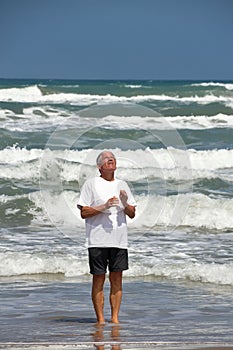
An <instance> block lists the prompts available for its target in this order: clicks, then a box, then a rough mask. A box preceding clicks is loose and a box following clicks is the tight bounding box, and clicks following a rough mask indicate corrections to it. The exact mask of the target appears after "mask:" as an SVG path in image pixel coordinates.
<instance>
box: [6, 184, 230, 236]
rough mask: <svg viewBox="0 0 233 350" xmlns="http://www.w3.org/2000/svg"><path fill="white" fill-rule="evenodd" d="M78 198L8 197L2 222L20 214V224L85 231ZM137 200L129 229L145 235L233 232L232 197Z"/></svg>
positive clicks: (71, 194) (72, 194)
mask: <svg viewBox="0 0 233 350" xmlns="http://www.w3.org/2000/svg"><path fill="white" fill-rule="evenodd" d="M16 198H17V205H16V204H15V203H16ZM25 198H26V199H27V201H26V199H25ZM78 198H79V191H78V190H77V191H74V190H72V191H71V190H69V191H68V190H63V191H62V192H54V191H53V190H52V189H51V190H50V191H49V190H43V191H34V192H30V193H28V194H24V195H17V196H4V197H1V202H2V208H1V211H2V214H1V215H3V216H4V217H2V221H7V220H8V219H9V220H12V219H13V218H14V215H17V221H20V217H21V216H22V219H24V218H25V217H28V219H29V221H30V222H31V224H32V225H37V226H38V225H39V226H41V225H42V226H44V225H48V226H49V225H51V223H52V224H53V225H54V226H55V227H57V228H58V229H59V230H62V231H63V230H64V229H65V230H67V229H68V228H70V229H71V231H72V230H75V229H77V227H80V228H81V229H83V230H84V221H83V220H82V219H81V217H80V214H79V211H78V210H77V206H76V204H77V202H78ZM135 199H136V202H137V215H136V217H135V219H133V220H130V221H129V227H130V228H134V229H136V230H139V229H140V230H142V232H144V233H145V232H146V231H147V230H153V229H155V228H156V227H166V228H172V229H174V228H175V227H190V228H196V229H197V228H198V229H202V230H205V229H209V230H219V231H221V230H228V229H231V230H232V229H233V217H232V206H233V199H231V198H225V197H214V196H207V195H204V194H201V193H181V194H177V195H167V196H166V195H156V194H153V193H150V192H147V193H145V194H140V195H137V194H135ZM11 203H12V206H10V205H11ZM4 204H5V205H4ZM6 204H7V205H6ZM9 208H13V209H15V208H16V209H18V211H16V212H14V210H13V211H11V210H10V209H9ZM9 210H10V211H9ZM19 211H20V212H19ZM9 220H8V221H9ZM8 221H7V222H8Z"/></svg>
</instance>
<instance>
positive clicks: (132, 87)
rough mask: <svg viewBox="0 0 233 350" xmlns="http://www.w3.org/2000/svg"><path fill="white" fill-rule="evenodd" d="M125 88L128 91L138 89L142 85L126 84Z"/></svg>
mask: <svg viewBox="0 0 233 350" xmlns="http://www.w3.org/2000/svg"><path fill="white" fill-rule="evenodd" d="M125 87H126V88H130V89H139V88H141V87H142V85H134V84H126V85H125Z"/></svg>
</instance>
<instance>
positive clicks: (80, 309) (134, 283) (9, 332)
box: [0, 276, 233, 348]
mask: <svg viewBox="0 0 233 350" xmlns="http://www.w3.org/2000/svg"><path fill="white" fill-rule="evenodd" d="M90 287H91V281H90V279H89V278H88V277H86V278H84V279H83V280H80V279H77V280H74V279H73V280H69V279H64V278H62V277H61V279H60V280H54V279H53V278H51V277H50V276H47V277H46V278H45V276H44V277H40V278H39V277H35V278H34V279H33V277H31V278H30V279H28V278H26V277H25V279H23V278H21V279H18V280H17V281H16V280H9V279H1V292H0V293H1V307H0V310H1V311H0V323H1V330H0V339H1V343H4V342H16V343H20V342H22V343H33V342H34V343H46V342H48V343H59V342H63V343H70V344H73V343H74V344H78V343H83V344H84V343H88V342H100V341H104V342H106V343H111V342H112V341H117V342H119V343H125V342H131V343H133V342H154V343H163V342H168V343H169V342H175V343H194V344H195V343H197V341H198V343H208V342H209V343H216V344H219V343H224V342H225V343H228V344H230V342H231V341H232V328H233V319H232V312H233V296H232V293H231V292H232V291H231V288H229V287H219V286H215V285H211V284H209V285H205V286H203V285H202V284H200V283H191V282H190V283H188V282H187V283H183V282H174V283H171V282H168V281H166V280H161V279H159V280H156V279H154V278H149V277H148V278H147V279H145V278H144V279H143V278H142V279H137V280H130V279H124V293H123V302H122V307H121V313H120V320H121V324H120V325H119V326H118V325H113V324H111V323H109V319H110V313H109V304H108V297H107V295H108V292H109V284H108V282H107V281H106V284H105V294H106V298H105V299H106V301H105V314H106V321H107V322H106V325H104V326H101V327H100V326H99V327H97V326H96V324H95V315H94V312H93V308H92V303H91V299H90ZM122 348H124V347H122Z"/></svg>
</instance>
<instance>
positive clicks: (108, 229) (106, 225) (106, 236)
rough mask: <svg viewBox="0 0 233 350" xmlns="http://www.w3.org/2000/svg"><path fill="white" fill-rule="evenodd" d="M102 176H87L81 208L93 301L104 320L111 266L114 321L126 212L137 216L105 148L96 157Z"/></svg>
mask: <svg viewBox="0 0 233 350" xmlns="http://www.w3.org/2000/svg"><path fill="white" fill-rule="evenodd" d="M96 163H97V167H98V168H99V172H100V176H99V177H95V178H92V179H89V180H87V181H86V182H85V183H84V185H83V187H82V190H81V194H80V198H79V201H78V208H79V209H80V212H81V217H82V218H83V219H85V222H86V238H87V245H88V253H89V265H90V273H91V274H92V275H93V281H92V302H93V306H94V309H95V313H96V317H97V322H98V323H104V322H105V318H104V291H103V287H104V281H105V274H106V272H107V266H108V269H109V280H110V304H111V322H113V323H119V319H118V315H119V311H120V305H121V299H122V273H123V271H124V270H127V269H128V250H127V247H128V241H127V223H126V215H127V216H128V217H130V218H134V216H135V207H136V202H135V200H134V198H133V195H132V193H131V191H130V189H129V187H128V185H127V183H126V182H125V181H122V180H119V179H116V178H115V177H114V172H115V170H116V158H115V156H114V154H113V153H112V152H109V151H103V152H101V153H100V154H99V156H98V157H97V160H96Z"/></svg>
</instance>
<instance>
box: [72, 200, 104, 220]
mask: <svg viewBox="0 0 233 350" xmlns="http://www.w3.org/2000/svg"><path fill="white" fill-rule="evenodd" d="M77 207H78V208H79V209H80V214H81V218H82V219H86V218H90V217H92V216H95V215H98V214H100V213H102V212H104V211H105V210H106V209H108V208H107V206H106V203H105V204H102V205H98V206H97V207H88V206H81V205H77Z"/></svg>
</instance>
